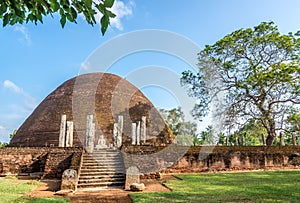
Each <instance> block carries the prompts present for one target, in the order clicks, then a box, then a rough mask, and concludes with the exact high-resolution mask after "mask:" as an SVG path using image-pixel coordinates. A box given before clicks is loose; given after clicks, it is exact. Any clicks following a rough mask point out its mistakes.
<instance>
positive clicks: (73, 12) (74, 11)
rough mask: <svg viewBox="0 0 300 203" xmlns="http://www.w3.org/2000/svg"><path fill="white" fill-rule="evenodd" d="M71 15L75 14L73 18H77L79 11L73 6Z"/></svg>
mask: <svg viewBox="0 0 300 203" xmlns="http://www.w3.org/2000/svg"><path fill="white" fill-rule="evenodd" d="M71 15H72V16H73V19H74V20H75V19H76V18H77V12H76V10H75V9H74V7H71Z"/></svg>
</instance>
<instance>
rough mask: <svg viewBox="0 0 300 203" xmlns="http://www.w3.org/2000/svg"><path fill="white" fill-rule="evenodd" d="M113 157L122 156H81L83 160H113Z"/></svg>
mask: <svg viewBox="0 0 300 203" xmlns="http://www.w3.org/2000/svg"><path fill="white" fill-rule="evenodd" d="M115 159H123V158H122V157H118V156H115V157H109V156H103V157H83V160H95V161H97V160H115Z"/></svg>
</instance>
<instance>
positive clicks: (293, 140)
mask: <svg viewBox="0 0 300 203" xmlns="http://www.w3.org/2000/svg"><path fill="white" fill-rule="evenodd" d="M292 143H293V146H296V145H297V143H296V135H295V133H292Z"/></svg>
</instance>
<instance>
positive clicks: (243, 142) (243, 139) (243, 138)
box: [242, 135, 245, 146]
mask: <svg viewBox="0 0 300 203" xmlns="http://www.w3.org/2000/svg"><path fill="white" fill-rule="evenodd" d="M242 146H245V136H244V135H242Z"/></svg>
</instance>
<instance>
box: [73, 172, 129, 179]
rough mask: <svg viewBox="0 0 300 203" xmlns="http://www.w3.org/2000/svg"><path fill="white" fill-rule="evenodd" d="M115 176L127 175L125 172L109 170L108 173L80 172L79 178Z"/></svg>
mask: <svg viewBox="0 0 300 203" xmlns="http://www.w3.org/2000/svg"><path fill="white" fill-rule="evenodd" d="M103 176H106V177H114V176H125V175H124V173H121V172H107V173H83V174H80V176H79V178H82V179H85V178H91V177H93V178H94V177H95V178H97V177H103Z"/></svg>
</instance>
